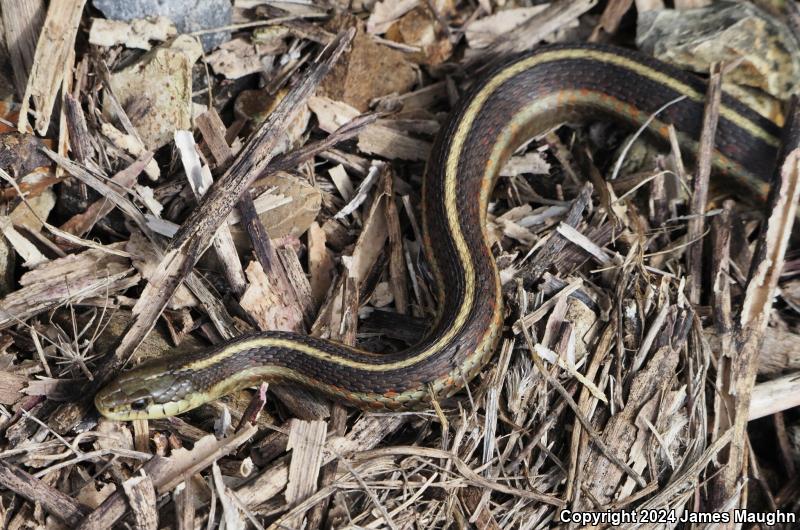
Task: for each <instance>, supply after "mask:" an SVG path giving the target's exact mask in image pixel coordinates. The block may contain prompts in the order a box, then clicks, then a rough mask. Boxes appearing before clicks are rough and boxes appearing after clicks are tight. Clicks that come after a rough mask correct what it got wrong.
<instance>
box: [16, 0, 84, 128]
mask: <svg viewBox="0 0 800 530" xmlns="http://www.w3.org/2000/svg"><path fill="white" fill-rule="evenodd" d="M85 4H86V0H53V1H52V2H50V6H49V7H48V9H47V17H46V18H45V21H44V27H43V28H42V32H41V34H40V35H39V42H38V43H37V45H36V54H35V55H34V59H33V67H32V68H31V72H30V77H28V84H27V86H26V88H25V95H24V96H23V98H22V108H21V109H20V111H19V122H18V123H17V128H18V129H19V132H21V133H24V132H27V130H28V111H29V110H30V100H31V99H33V104H34V106H35V107H36V111H35V115H36V122H35V123H34V127H35V129H36V132H38V133H39V134H40V135H41V136H44V135H45V134H46V133H47V128H48V127H49V126H50V116H51V114H52V112H53V105H54V104H55V101H56V95H57V94H58V91H59V90H60V89H61V81H62V80H63V78H64V73H65V71H66V70H65V68H64V65H65V64H67V62H68V58H69V56H70V55H71V54H72V49H73V47H74V45H75V36H76V35H77V33H78V25H79V24H80V20H81V14H82V13H83V6H84V5H85Z"/></svg>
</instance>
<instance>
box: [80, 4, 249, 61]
mask: <svg viewBox="0 0 800 530" xmlns="http://www.w3.org/2000/svg"><path fill="white" fill-rule="evenodd" d="M92 3H93V4H94V6H95V7H96V8H97V9H99V10H100V11H102V12H103V14H104V15H105V16H106V17H107V18H110V19H114V20H125V21H130V20H133V19H136V18H146V17H155V16H159V15H161V16H165V17H167V18H169V19H170V20H172V21H173V22H174V23H175V26H176V27H177V28H178V31H180V32H181V33H192V32H195V31H200V30H204V29H214V28H220V27H223V26H228V25H230V23H231V13H232V12H233V6H232V5H231V2H230V0H169V1H168V2H167V1H164V0H93V1H92ZM230 35H231V34H230V32H229V31H219V32H216V33H209V34H206V35H201V36H200V40H201V42H202V43H203V49H204V50H205V51H209V50H213V49H214V48H216V47H217V46H219V45H220V44H221V43H223V42H225V41H227V40H228V39H229V38H230Z"/></svg>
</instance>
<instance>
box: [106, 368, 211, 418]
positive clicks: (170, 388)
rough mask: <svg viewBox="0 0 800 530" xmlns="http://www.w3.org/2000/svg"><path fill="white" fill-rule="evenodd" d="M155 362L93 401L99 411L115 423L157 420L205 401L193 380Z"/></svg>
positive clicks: (115, 383) (123, 378) (124, 377)
mask: <svg viewBox="0 0 800 530" xmlns="http://www.w3.org/2000/svg"><path fill="white" fill-rule="evenodd" d="M180 375H181V374H180V372H173V371H170V370H168V369H167V366H166V364H165V363H164V362H153V363H147V364H144V365H142V366H141V367H139V368H136V369H134V370H131V371H129V372H125V373H123V374H122V375H120V376H119V377H117V378H116V379H115V380H114V381H112V382H111V383H110V384H109V385H108V386H106V387H104V388H103V389H102V390H100V391H99V392H98V393H97V395H95V398H94V404H95V406H96V407H97V410H98V411H99V412H100V413H101V414H102V415H103V416H105V417H106V418H109V419H112V420H120V421H125V420H137V419H151V420H153V419H158V418H165V417H167V416H174V415H175V414H180V413H181V412H185V411H187V410H189V409H193V408H195V407H197V406H198V405H200V404H202V403H203V402H204V401H202V400H200V399H198V397H199V396H198V393H197V392H192V390H193V389H192V383H191V380H190V379H187V378H185V377H180Z"/></svg>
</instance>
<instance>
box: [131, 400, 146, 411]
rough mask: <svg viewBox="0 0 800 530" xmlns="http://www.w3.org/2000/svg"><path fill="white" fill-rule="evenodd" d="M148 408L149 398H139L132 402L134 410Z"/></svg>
mask: <svg viewBox="0 0 800 530" xmlns="http://www.w3.org/2000/svg"><path fill="white" fill-rule="evenodd" d="M146 408H147V400H146V399H137V400H136V401H134V402H132V403H131V409H132V410H144V409H146Z"/></svg>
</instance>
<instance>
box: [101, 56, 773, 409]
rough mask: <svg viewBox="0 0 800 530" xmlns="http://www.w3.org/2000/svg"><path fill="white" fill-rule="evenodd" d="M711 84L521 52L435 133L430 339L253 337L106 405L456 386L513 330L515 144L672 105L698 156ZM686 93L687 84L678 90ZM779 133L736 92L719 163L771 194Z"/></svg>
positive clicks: (358, 400)
mask: <svg viewBox="0 0 800 530" xmlns="http://www.w3.org/2000/svg"><path fill="white" fill-rule="evenodd" d="M704 93H705V83H704V82H703V81H702V80H700V79H699V78H697V77H694V76H692V75H690V74H687V73H685V72H682V71H680V70H677V69H675V68H672V67H670V66H668V65H665V64H663V63H661V62H659V61H656V60H654V59H652V58H649V57H646V56H643V55H641V54H638V53H634V52H631V51H627V50H623V49H619V48H614V47H608V46H596V45H560V46H552V47H547V48H542V49H540V50H538V51H536V52H534V53H532V54H529V55H526V56H524V57H518V58H515V59H514V60H512V61H510V62H508V63H506V64H504V65H502V66H500V67H498V68H496V69H495V70H494V71H493V73H491V74H490V75H488V76H487V77H486V78H485V79H484V80H483V81H482V82H479V83H476V86H474V87H473V88H472V89H471V90H470V91H469V92H468V93H467V94H466V95H465V96H464V97H463V98H462V100H461V102H460V103H459V105H458V107H457V109H455V110H454V111H453V113H452V114H451V116H450V118H449V120H448V122H447V124H446V125H445V126H444V127H443V129H442V130H441V131H440V133H439V135H438V136H437V139H436V141H435V143H434V146H433V150H432V154H431V156H430V158H429V161H428V165H427V169H426V173H425V178H424V184H423V190H422V191H423V193H422V198H423V200H422V221H423V228H424V244H425V247H426V255H427V256H428V259H429V261H430V264H431V266H432V270H433V272H434V276H435V280H436V285H437V292H438V302H439V309H438V316H437V318H436V320H435V323H434V325H433V327H432V329H431V330H430V332H429V333H428V334H427V335H426V336H425V338H423V339H422V341H421V342H420V343H419V344H417V345H416V346H413V347H411V348H409V349H407V350H405V351H401V352H396V353H387V354H375V353H370V352H367V351H363V350H360V349H358V348H353V347H348V346H344V345H342V344H338V343H336V342H332V341H328V340H323V339H318V338H314V337H310V336H305V335H298V334H293V333H287V332H267V333H260V334H257V335H250V336H245V337H241V338H238V339H236V340H234V341H232V342H227V343H224V344H222V345H220V346H218V347H216V348H214V349H211V350H209V351H206V352H203V353H197V354H191V355H186V356H178V357H172V358H167V359H164V360H160V361H157V362H155V363H150V364H146V365H143V366H141V367H139V368H136V369H134V370H132V371H129V372H126V373H124V374H122V375H121V376H120V377H119V378H118V379H116V380H115V381H113V382H112V383H111V384H110V385H109V386H107V387H105V388H104V389H103V390H101V391H100V392H99V393H98V394H97V396H96V399H95V403H96V406H97V408H98V410H99V411H100V412H101V413H102V414H104V415H105V416H107V417H109V418H114V419H121V420H127V419H137V418H142V419H144V418H160V417H164V416H171V415H174V414H179V413H182V412H185V411H187V410H190V409H192V408H195V407H197V406H199V405H201V404H203V403H206V402H208V401H211V400H214V399H216V398H218V397H220V396H223V395H225V394H227V393H230V392H233V391H234V390H236V389H240V388H243V387H247V386H252V385H254V384H257V383H259V382H261V381H270V382H281V383H291V382H294V383H298V384H301V385H304V386H307V387H309V388H311V389H314V390H317V391H319V392H322V393H323V394H325V395H327V396H329V397H331V398H333V399H335V400H337V401H341V402H345V403H349V404H352V405H355V406H357V407H360V408H362V409H369V410H387V409H388V410H398V409H417V408H420V407H424V406H426V404H428V403H430V401H431V399H433V398H434V397H436V398H440V397H444V396H449V395H451V394H453V393H455V392H456V391H457V390H459V389H460V388H462V387H463V386H464V385H466V383H467V382H468V381H469V380H470V379H472V378H473V377H474V376H475V375H476V374H477V373H478V372H479V371H480V370H481V368H482V367H483V366H484V365H485V364H486V363H487V362H488V361H489V359H490V358H491V356H492V353H493V351H494V350H495V346H496V345H497V342H498V339H499V337H500V333H501V328H502V323H503V300H502V296H501V285H500V278H499V274H498V271H497V268H496V266H495V262H494V258H493V256H492V253H491V249H490V248H489V244H488V238H487V234H486V231H485V225H486V209H487V205H488V202H489V195H490V193H491V191H492V187H493V184H494V181H495V177H496V176H497V174H498V172H499V170H500V169H501V167H502V166H503V164H504V163H505V161H506V160H507V159H508V158H509V156H510V154H511V153H512V152H513V151H514V149H516V148H517V147H518V146H519V145H520V144H521V143H522V142H523V141H525V140H527V139H528V138H531V137H533V136H536V135H539V134H542V133H543V132H546V131H547V130H549V129H551V128H552V127H554V126H556V125H559V124H563V123H568V122H569V123H572V122H576V121H585V120H586V119H588V118H603V119H611V120H613V121H618V122H622V123H625V124H627V125H630V126H634V127H636V126H641V125H643V124H645V123H646V122H647V120H648V119H649V118H651V117H652V115H653V114H654V113H656V111H658V110H659V109H661V112H660V113H658V115H657V116H656V118H655V119H653V120H652V121H651V122H650V123H649V126H648V131H649V132H650V134H651V136H652V137H653V138H655V139H656V140H659V139H660V140H664V141H665V140H666V139H667V138H668V124H672V125H674V126H675V128H676V130H677V133H678V139H679V142H680V144H681V147H682V149H683V150H684V152H685V153H686V154H689V155H691V154H693V153H694V152H695V151H696V149H697V142H698V138H699V135H700V129H701V124H702V116H703V105H704ZM679 96H685V97H684V98H683V99H680V100H678V101H675V100H676V99H677V98H679ZM670 102H673V103H672V104H671V105H667V104H668V103H670ZM664 107H666V108H664ZM779 133H780V131H779V129H778V127H777V126H776V125H775V124H774V123H773V122H771V121H770V120H768V119H766V118H764V117H762V116H760V115H759V114H757V113H756V112H755V111H753V110H752V109H750V108H748V107H747V106H745V105H743V104H742V103H740V102H738V101H736V100H735V99H733V98H731V97H729V96H727V95H723V98H722V107H721V109H720V120H719V125H718V129H717V134H716V151H715V152H714V157H713V163H714V166H715V168H716V170H717V172H718V173H721V174H722V175H723V176H726V177H727V178H729V182H731V183H732V184H736V185H737V186H738V187H740V188H743V189H745V190H748V193H752V194H754V195H756V196H759V197H764V196H765V195H766V193H767V191H768V186H767V184H766V182H765V180H764V179H765V177H767V176H769V174H770V172H771V170H772V167H773V165H774V163H775V158H776V152H777V148H778V147H779Z"/></svg>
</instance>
